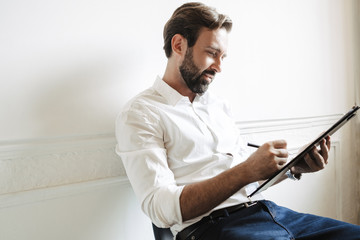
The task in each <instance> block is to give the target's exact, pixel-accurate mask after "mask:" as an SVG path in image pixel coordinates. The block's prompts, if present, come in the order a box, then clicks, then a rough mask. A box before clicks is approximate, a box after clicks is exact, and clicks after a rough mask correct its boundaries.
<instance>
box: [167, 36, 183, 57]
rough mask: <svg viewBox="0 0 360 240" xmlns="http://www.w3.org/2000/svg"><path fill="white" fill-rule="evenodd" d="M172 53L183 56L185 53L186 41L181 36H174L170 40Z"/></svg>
mask: <svg viewBox="0 0 360 240" xmlns="http://www.w3.org/2000/svg"><path fill="white" fill-rule="evenodd" d="M171 48H172V51H173V53H175V54H178V55H183V54H185V52H186V48H187V40H186V38H184V37H183V36H182V35H181V34H175V35H174V36H173V37H172V39H171Z"/></svg>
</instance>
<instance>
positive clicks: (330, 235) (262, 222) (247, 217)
mask: <svg viewBox="0 0 360 240" xmlns="http://www.w3.org/2000/svg"><path fill="white" fill-rule="evenodd" d="M199 239H203V240H215V239H216V240H241V239H244V240H253V239H261V240H271V239H276V240H285V239H286V240H289V239H296V240H310V239H314V240H315V239H316V240H319V239H320V240H322V239H324V240H335V239H336V240H350V239H351V240H352V239H360V226H358V225H353V224H349V223H345V222H341V221H337V220H334V219H330V218H324V217H319V216H315V215H311V214H303V213H298V212H295V211H292V210H290V209H288V208H284V207H280V206H277V205H276V204H275V203H273V202H271V201H260V202H259V203H258V204H257V205H255V206H253V207H251V208H245V209H242V210H240V211H238V212H236V213H234V214H231V215H230V216H229V217H225V218H220V219H218V220H217V221H215V222H214V223H213V225H212V227H211V228H209V229H208V231H206V233H205V235H203V236H201V238H199Z"/></svg>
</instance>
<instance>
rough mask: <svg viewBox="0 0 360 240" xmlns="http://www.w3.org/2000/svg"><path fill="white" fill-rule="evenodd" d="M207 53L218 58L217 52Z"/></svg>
mask: <svg viewBox="0 0 360 240" xmlns="http://www.w3.org/2000/svg"><path fill="white" fill-rule="evenodd" d="M207 53H208V54H209V55H210V56H211V57H216V56H217V52H215V51H207Z"/></svg>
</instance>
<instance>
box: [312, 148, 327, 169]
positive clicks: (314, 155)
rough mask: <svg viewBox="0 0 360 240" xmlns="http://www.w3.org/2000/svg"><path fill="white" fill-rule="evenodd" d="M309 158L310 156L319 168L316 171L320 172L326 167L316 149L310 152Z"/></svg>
mask: <svg viewBox="0 0 360 240" xmlns="http://www.w3.org/2000/svg"><path fill="white" fill-rule="evenodd" d="M309 156H310V158H311V160H312V162H313V163H314V164H315V165H316V166H317V167H316V169H317V170H316V171H319V170H321V169H323V168H324V167H325V162H324V159H323V157H322V156H321V155H320V153H319V151H318V150H317V148H316V147H314V148H312V149H311V151H310V152H309Z"/></svg>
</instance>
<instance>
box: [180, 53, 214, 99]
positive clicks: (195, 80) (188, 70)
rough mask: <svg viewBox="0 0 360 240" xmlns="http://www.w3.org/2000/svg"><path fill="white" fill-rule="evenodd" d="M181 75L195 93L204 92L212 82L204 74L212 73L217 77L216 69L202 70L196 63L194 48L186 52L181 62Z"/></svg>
mask: <svg viewBox="0 0 360 240" xmlns="http://www.w3.org/2000/svg"><path fill="white" fill-rule="evenodd" d="M179 70H180V74H181V77H182V78H183V79H184V81H185V83H186V85H187V87H188V88H189V89H190V90H191V91H192V92H193V93H199V94H203V93H204V92H206V90H207V89H208V87H209V85H210V83H211V82H212V81H210V82H208V81H207V80H206V79H204V78H205V77H204V74H210V75H212V76H213V77H215V73H216V72H215V71H212V70H205V71H203V72H201V70H200V69H199V68H198V67H197V66H196V65H195V63H194V61H193V51H192V48H188V49H187V50H186V53H185V58H184V61H183V62H182V63H181V66H180V67H179Z"/></svg>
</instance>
